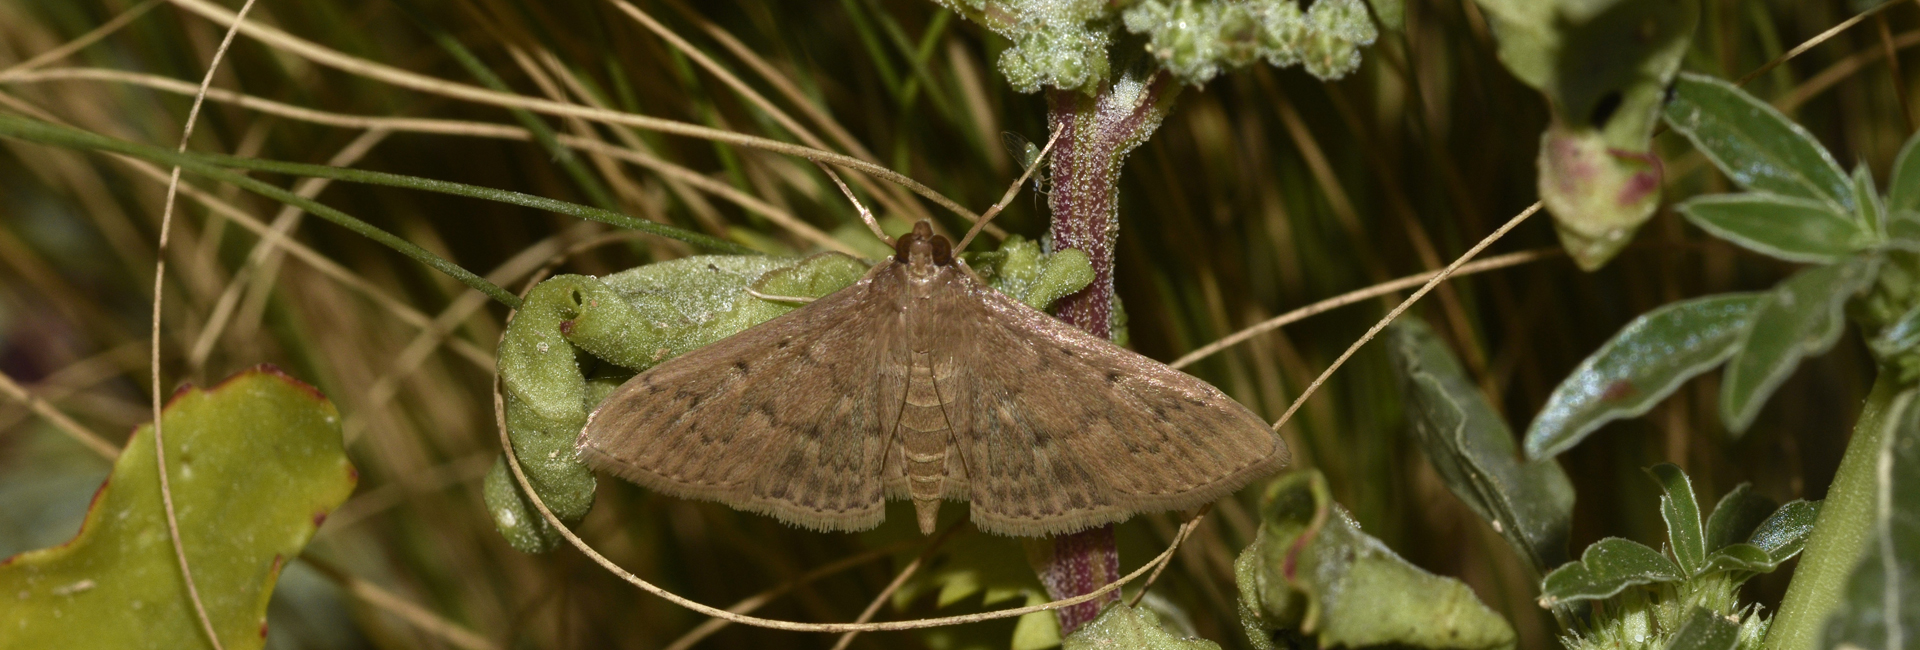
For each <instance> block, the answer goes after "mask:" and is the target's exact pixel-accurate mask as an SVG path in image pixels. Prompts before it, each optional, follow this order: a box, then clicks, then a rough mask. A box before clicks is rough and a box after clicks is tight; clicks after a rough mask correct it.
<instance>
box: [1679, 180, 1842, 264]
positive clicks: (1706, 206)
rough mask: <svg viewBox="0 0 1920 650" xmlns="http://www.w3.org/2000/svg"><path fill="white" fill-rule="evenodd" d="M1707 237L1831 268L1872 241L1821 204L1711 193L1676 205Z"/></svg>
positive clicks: (1784, 198) (1767, 196)
mask: <svg viewBox="0 0 1920 650" xmlns="http://www.w3.org/2000/svg"><path fill="white" fill-rule="evenodd" d="M1676 207H1677V209H1679V210H1680V213H1681V214H1683V215H1686V217H1687V221H1690V222H1693V225H1696V226H1699V227H1700V229H1702V230H1705V231H1707V232H1709V233H1712V234H1713V236H1715V237H1719V238H1721V239H1725V240H1727V241H1730V242H1733V243H1735V244H1739V245H1740V246H1742V247H1744V248H1747V249H1748V250H1752V251H1754V252H1757V253H1760V254H1762V255H1767V256H1770V257H1775V258H1778V259H1783V260H1788V261H1792V262H1812V263H1817V264H1831V263H1833V262H1837V261H1839V260H1841V259H1844V258H1845V257H1846V256H1848V255H1850V254H1853V253H1854V252H1857V251H1860V250H1864V249H1866V248H1870V247H1872V246H1873V245H1874V243H1875V239H1876V237H1875V236H1874V235H1873V234H1872V233H1870V232H1869V231H1867V230H1862V229H1861V226H1860V224H1859V223H1858V222H1857V221H1855V219H1854V218H1853V217H1852V216H1851V215H1848V214H1843V213H1840V212H1836V211H1834V208H1833V207H1832V206H1830V205H1828V204H1827V203H1824V202H1821V201H1814V200H1811V199H1800V198H1793V197H1786V196H1778V195H1773V194H1765V193H1758V192H1755V193H1748V194H1713V195H1708V196H1699V197H1694V198H1693V199H1690V200H1688V201H1686V202H1685V203H1681V204H1680V205H1679V206H1676Z"/></svg>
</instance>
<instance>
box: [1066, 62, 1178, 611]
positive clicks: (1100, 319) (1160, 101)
mask: <svg viewBox="0 0 1920 650" xmlns="http://www.w3.org/2000/svg"><path fill="white" fill-rule="evenodd" d="M1179 91H1180V86H1179V85H1178V84H1177V83H1176V82H1174V81H1172V80H1171V78H1170V77H1169V76H1168V75H1167V74H1166V73H1164V72H1156V73H1154V74H1153V76H1151V77H1148V78H1147V79H1145V80H1140V79H1137V78H1133V77H1129V76H1122V77H1121V78H1120V79H1118V80H1116V81H1115V82H1114V83H1113V85H1111V86H1108V87H1106V88H1104V89H1102V90H1101V91H1100V92H1099V93H1098V94H1096V95H1087V94H1085V93H1082V92H1079V91H1075V90H1060V89H1053V90H1048V91H1047V113H1048V115H1047V118H1048V122H1049V126H1050V127H1051V128H1052V130H1053V132H1054V133H1056V134H1059V137H1060V140H1059V142H1057V143H1055V144H1054V153H1053V157H1052V160H1051V163H1050V164H1051V165H1052V169H1053V193H1052V195H1051V196H1050V197H1049V200H1048V205H1049V207H1051V208H1052V209H1053V226H1052V235H1053V247H1054V249H1056V250H1059V249H1067V248H1074V249H1079V250H1080V251H1081V252H1084V253H1086V254H1087V259H1088V260H1089V261H1091V262H1092V263H1093V283H1092V284H1089V285H1087V288H1086V289H1082V290H1081V291H1080V292H1078V293H1075V294H1072V295H1069V296H1067V297H1066V298H1063V299H1061V300H1060V301H1059V302H1058V303H1056V305H1055V306H1056V313H1057V315H1058V317H1059V318H1060V320H1061V321H1064V322H1066V323H1067V324H1070V325H1073V326H1074V327H1078V328H1080V329H1082V330H1085V331H1087V332H1088V333H1091V334H1094V335H1095V336H1099V337H1102V338H1107V339H1111V338H1113V313H1114V312H1113V250H1114V249H1113V246H1114V241H1115V239H1116V238H1117V237H1118V236H1119V234H1120V204H1119V181H1120V170H1121V167H1122V163H1123V162H1125V160H1126V156H1127V153H1128V152H1130V151H1132V150H1133V149H1134V147H1137V146H1139V145H1140V143H1142V142H1145V141H1146V140H1147V138H1148V137H1149V136H1151V135H1153V131H1154V130H1155V129H1157V128H1159V126H1160V120H1161V118H1164V117H1165V116H1166V114H1167V109H1168V108H1170V107H1171V106H1172V105H1173V98H1174V97H1175V96H1176V95H1178V94H1179ZM1042 544H1045V542H1042ZM1036 551H1037V552H1035V553H1034V554H1033V558H1032V560H1033V564H1034V570H1035V571H1037V572H1038V573H1039V574H1040V582H1041V584H1043V585H1045V586H1046V588H1047V593H1048V594H1049V595H1051V596H1052V597H1053V598H1055V599H1059V598H1070V597H1073V596H1078V595H1081V594H1085V593H1089V592H1092V591H1094V590H1096V589H1099V588H1100V587H1103V586H1105V585H1106V584H1107V583H1109V582H1112V581H1114V580H1115V579H1118V578H1119V577H1120V548H1119V545H1118V544H1117V543H1116V542H1115V539H1114V534H1113V526H1112V525H1111V524H1109V525H1106V526H1101V527H1099V528H1094V529H1091V530H1086V531H1081V532H1078V533H1073V534H1070V535H1061V536H1059V537H1055V538H1053V539H1052V540H1051V548H1050V549H1036ZM1119 599H1120V592H1118V591H1115V592H1112V593H1110V594H1108V595H1107V596H1106V597H1104V598H1101V599H1098V600H1095V601H1091V602H1087V603H1082V604H1079V605H1075V606H1072V607H1067V608H1064V609H1060V610H1057V611H1056V612H1055V613H1056V614H1057V615H1058V616H1059V618H1060V633H1061V634H1063V635H1065V634H1071V633H1072V632H1073V631H1074V630H1076V629H1079V627H1080V626H1081V625H1084V624H1086V623H1087V622H1088V621H1091V620H1093V618H1094V617H1095V616H1097V615H1098V614H1099V613H1100V609H1101V608H1102V607H1104V606H1105V605H1106V604H1107V603H1110V602H1115V601H1118V600H1119Z"/></svg>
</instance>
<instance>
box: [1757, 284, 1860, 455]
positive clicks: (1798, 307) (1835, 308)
mask: <svg viewBox="0 0 1920 650" xmlns="http://www.w3.org/2000/svg"><path fill="white" fill-rule="evenodd" d="M1878 268H1879V262H1878V260H1877V259H1856V260H1851V261H1849V262H1847V263H1845V264H1836V265H1833V266H1818V267H1813V268H1809V269H1804V270H1801V271H1800V272H1799V273H1795V274H1793V276H1792V277H1789V278H1787V279H1786V280H1785V281H1782V282H1781V283H1780V284H1779V285H1777V286H1775V287H1774V288H1773V290H1772V291H1770V292H1768V294H1767V300H1766V301H1765V302H1764V303H1762V304H1761V305H1760V307H1759V309H1757V310H1755V312H1754V314H1753V322H1752V324H1751V325H1750V326H1749V327H1748V329H1747V336H1746V338H1745V339H1744V340H1743V341H1741V344H1740V349H1739V351H1738V352H1735V353H1734V355H1733V359H1732V360H1731V361H1728V362H1727V372H1726V377H1725V378H1724V379H1723V380H1722V382H1721V384H1720V417H1721V419H1722V420H1723V421H1725V423H1726V425H1727V430H1729V431H1732V432H1734V433H1742V432H1745V431H1746V430H1747V427H1748V426H1750V425H1752V424H1753V419H1754V418H1755V417H1756V416H1758V415H1759V414H1760V407H1761V406H1762V405H1764V404H1766V401H1767V397H1769V396H1771V395H1772V394H1773V391H1774V389H1776V388H1779V387H1780V384H1781V382H1784V381H1786V380H1787V377H1788V376H1789V375H1792V374H1793V369H1794V368H1796V367H1798V366H1799V365H1800V359H1801V358H1803V357H1806V356H1808V355H1815V354H1820V353H1823V352H1826V351H1827V349H1828V348H1831V347H1833V344H1834V343H1835V342H1837V341H1839V340H1840V333H1841V332H1842V331H1844V330H1845V329H1846V324H1847V320H1846V318H1845V314H1844V313H1843V312H1844V310H1845V307H1846V304H1847V299H1849V298H1851V297H1853V295H1854V294H1856V293H1859V292H1860V290H1862V289H1864V288H1866V287H1867V285H1868V284H1870V283H1871V282H1872V281H1873V277H1874V272H1875V271H1876V270H1877V269H1878Z"/></svg>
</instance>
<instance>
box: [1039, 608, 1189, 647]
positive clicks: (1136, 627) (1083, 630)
mask: <svg viewBox="0 0 1920 650" xmlns="http://www.w3.org/2000/svg"><path fill="white" fill-rule="evenodd" d="M1061 648H1062V650H1100V649H1103V648H1114V649H1118V648H1139V649H1140V650H1209V649H1212V650H1219V648H1220V644H1218V643H1214V642H1212V641H1208V640H1206V639H1196V638H1180V637H1177V636H1174V635H1173V633H1172V632H1168V631H1167V628H1165V627H1163V626H1161V625H1160V616H1159V615H1158V614H1155V613H1153V610H1150V609H1147V608H1145V607H1140V608H1133V607H1128V606H1127V605H1126V603H1114V604H1113V605H1111V606H1109V607H1107V609H1106V611H1103V612H1100V616H1099V618H1095V619H1093V621H1092V622H1090V623H1087V624H1086V625H1082V626H1080V629H1078V630H1074V631H1073V634H1069V635H1067V638H1066V640H1065V641H1064V642H1063V643H1062V644H1061Z"/></svg>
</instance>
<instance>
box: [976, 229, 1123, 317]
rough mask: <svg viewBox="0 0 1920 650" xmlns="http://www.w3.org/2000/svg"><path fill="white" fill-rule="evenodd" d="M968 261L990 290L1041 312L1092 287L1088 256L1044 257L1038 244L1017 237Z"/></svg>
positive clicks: (1075, 252)
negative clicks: (1072, 294) (1060, 300)
mask: <svg viewBox="0 0 1920 650" xmlns="http://www.w3.org/2000/svg"><path fill="white" fill-rule="evenodd" d="M967 260H968V262H967V263H968V265H969V266H971V267H972V268H973V270H974V272H975V273H979V274H980V276H981V277H983V278H985V279H986V281H987V285H988V286H991V287H993V288H994V289H996V290H998V291H999V292H1000V293H1004V294H1007V295H1009V296H1012V297H1013V298H1014V299H1015V300H1019V301H1020V302H1023V303H1026V305H1027V306H1028V307H1032V308H1034V309H1039V310H1042V311H1044V310H1046V309H1047V308H1048V307H1049V306H1052V305H1053V302H1054V301H1056V300H1059V299H1061V298H1064V297H1066V296H1067V295H1068V294H1071V293H1073V292H1076V291H1079V290H1081V289H1085V288H1086V287H1087V285H1089V284H1093V263H1092V262H1091V261H1089V260H1088V259H1087V254H1086V253H1085V252H1083V251H1080V250H1076V249H1072V248H1069V249H1065V250H1061V251H1058V252H1055V253H1045V252H1042V251H1041V250H1040V243H1039V242H1035V241H1029V240H1027V239H1025V238H1022V237H1018V236H1014V237H1008V238H1007V240H1006V241H1004V242H1001V244H1000V249H999V250H996V251H993V252H988V253H975V254H972V255H969V256H968V257H967Z"/></svg>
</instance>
